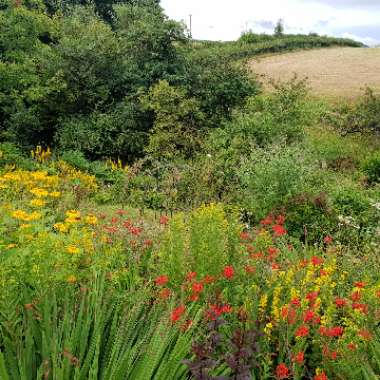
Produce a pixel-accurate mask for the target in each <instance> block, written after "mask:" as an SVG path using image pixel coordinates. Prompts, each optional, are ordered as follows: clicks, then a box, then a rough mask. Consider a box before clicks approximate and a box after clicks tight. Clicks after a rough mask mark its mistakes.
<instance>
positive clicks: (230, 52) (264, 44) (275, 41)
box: [194, 34, 364, 59]
mask: <svg viewBox="0 0 380 380" xmlns="http://www.w3.org/2000/svg"><path fill="white" fill-rule="evenodd" d="M247 36H248V34H245V35H243V36H242V37H241V38H240V39H239V40H238V41H234V42H215V41H195V43H194V47H195V48H196V49H197V50H204V51H205V53H206V52H207V53H210V51H211V52H214V53H215V54H220V55H225V56H228V57H232V58H236V59H243V58H250V57H254V56H257V55H265V54H271V53H279V52H287V51H293V50H305V49H317V48H322V47H323V48H324V47H333V46H340V47H364V45H363V44H362V43H361V42H357V41H354V40H351V39H347V38H336V37H326V36H318V35H315V34H310V35H303V34H297V35H295V34H288V35H283V36H280V37H278V36H274V35H265V34H264V35H260V34H251V35H250V36H252V37H251V38H247Z"/></svg>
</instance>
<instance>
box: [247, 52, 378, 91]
mask: <svg viewBox="0 0 380 380" xmlns="http://www.w3.org/2000/svg"><path fill="white" fill-rule="evenodd" d="M249 66H250V68H251V69H252V71H253V72H254V73H256V74H258V75H260V76H262V78H263V80H264V82H268V81H269V80H270V79H281V80H286V79H289V78H291V77H292V76H293V75H294V73H296V74H298V76H299V77H301V78H302V77H308V81H309V84H310V86H311V88H312V91H313V93H314V94H316V95H322V96H326V97H330V98H337V97H344V98H355V97H356V96H358V95H359V94H361V93H363V88H365V87H366V86H370V87H372V88H374V89H379V90H380V48H368V49H364V48H361V49H353V48H347V47H345V48H330V49H318V50H313V51H298V52H293V53H285V54H280V55H273V56H270V57H262V58H256V59H252V60H251V61H250V63H249Z"/></svg>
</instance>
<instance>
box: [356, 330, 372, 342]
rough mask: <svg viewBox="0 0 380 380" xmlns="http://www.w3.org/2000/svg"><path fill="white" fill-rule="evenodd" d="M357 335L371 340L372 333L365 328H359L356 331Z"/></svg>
mask: <svg viewBox="0 0 380 380" xmlns="http://www.w3.org/2000/svg"><path fill="white" fill-rule="evenodd" d="M358 335H359V336H360V337H362V338H363V339H364V340H371V339H372V334H371V333H370V332H369V331H368V330H366V329H361V330H360V331H359V332H358Z"/></svg>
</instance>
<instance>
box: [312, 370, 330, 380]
mask: <svg viewBox="0 0 380 380" xmlns="http://www.w3.org/2000/svg"><path fill="white" fill-rule="evenodd" d="M314 380H329V379H328V377H327V376H326V374H325V373H324V372H323V371H322V372H321V373H320V374H319V375H315V376H314Z"/></svg>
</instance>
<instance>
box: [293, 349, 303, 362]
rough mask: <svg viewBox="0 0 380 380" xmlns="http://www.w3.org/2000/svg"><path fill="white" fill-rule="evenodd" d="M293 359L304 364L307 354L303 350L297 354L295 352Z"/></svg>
mask: <svg viewBox="0 0 380 380" xmlns="http://www.w3.org/2000/svg"><path fill="white" fill-rule="evenodd" d="M292 360H293V362H294V363H297V364H299V365H302V364H303V361H304V360H305V354H304V353H303V352H302V351H300V352H298V353H297V354H295V355H294V356H293V359H292Z"/></svg>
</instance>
